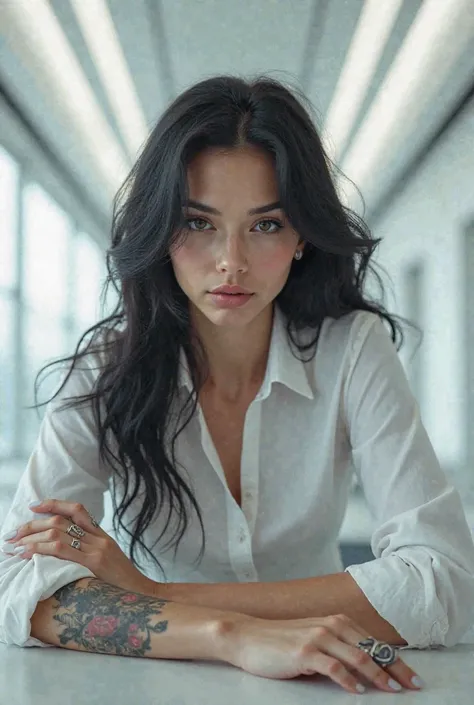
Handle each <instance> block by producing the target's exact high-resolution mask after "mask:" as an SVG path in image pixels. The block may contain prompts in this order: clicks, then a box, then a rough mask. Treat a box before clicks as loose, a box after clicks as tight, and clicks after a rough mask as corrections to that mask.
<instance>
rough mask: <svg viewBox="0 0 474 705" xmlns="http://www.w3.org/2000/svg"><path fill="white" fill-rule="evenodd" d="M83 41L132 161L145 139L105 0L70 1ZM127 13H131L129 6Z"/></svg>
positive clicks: (131, 80) (146, 132)
mask: <svg viewBox="0 0 474 705" xmlns="http://www.w3.org/2000/svg"><path fill="white" fill-rule="evenodd" d="M71 4H72V7H73V9H74V12H75V13H76V16H77V20H78V22H79V24H80V27H81V30H82V33H83V35H84V39H85V41H86V43H87V46H88V48H89V52H90V54H91V56H92V58H93V60H94V63H95V65H96V68H97V72H98V74H99V76H100V78H101V81H102V85H103V87H104V89H105V91H106V93H107V97H108V99H109V102H110V105H111V106H112V108H113V110H114V113H115V116H116V118H117V123H118V125H119V127H120V131H121V133H122V135H123V138H124V140H125V142H126V144H127V147H128V151H129V153H130V156H131V158H132V159H133V160H135V159H136V157H137V156H138V152H139V150H140V148H141V147H142V146H143V143H144V142H145V140H146V139H147V137H148V132H149V131H148V128H147V124H146V120H145V116H144V114H143V111H142V108H141V105H140V101H139V99H138V96H137V93H136V91H135V85H134V82H133V79H132V76H131V75H130V71H129V68H128V65H127V61H126V59H125V56H124V53H123V51H122V47H121V45H120V42H119V39H118V37H117V33H116V31H115V27H114V22H113V20H112V17H111V16H110V12H109V9H108V7H107V3H106V2H105V0H87V2H84V0H71ZM129 10H130V11H132V8H131V6H130V5H129Z"/></svg>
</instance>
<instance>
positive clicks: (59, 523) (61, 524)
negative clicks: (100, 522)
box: [6, 514, 87, 544]
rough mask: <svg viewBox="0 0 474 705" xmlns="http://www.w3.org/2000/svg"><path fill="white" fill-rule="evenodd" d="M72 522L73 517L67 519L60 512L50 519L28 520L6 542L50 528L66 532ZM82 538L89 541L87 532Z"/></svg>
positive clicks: (16, 541)
mask: <svg viewBox="0 0 474 705" xmlns="http://www.w3.org/2000/svg"><path fill="white" fill-rule="evenodd" d="M71 523H72V521H71V519H65V518H64V517H61V516H59V515H58V514H56V515H55V516H53V517H49V518H48V519H34V520H33V521H28V522H27V523H26V524H22V525H21V526H20V527H19V528H18V530H17V532H16V534H15V536H13V537H12V538H11V539H6V542H7V543H12V544H13V543H14V544H16V543H18V542H19V541H20V539H23V538H25V537H28V536H32V535H33V534H38V533H40V532H44V531H47V530H48V529H57V530H58V532H62V533H64V534H66V532H67V529H68V528H69V527H70V526H71ZM59 538H60V536H59V535H57V536H56V535H55V536H54V537H53V539H52V540H53V541H54V540H57V539H59ZM81 538H82V539H83V540H84V541H85V542H86V543H87V532H86V534H85V536H83V537H81Z"/></svg>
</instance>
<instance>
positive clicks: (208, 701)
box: [0, 644, 474, 705]
mask: <svg viewBox="0 0 474 705" xmlns="http://www.w3.org/2000/svg"><path fill="white" fill-rule="evenodd" d="M402 653H403V658H404V660H405V661H406V663H408V664H409V665H410V666H411V667H412V668H414V670H415V671H416V672H417V673H418V674H419V675H420V676H421V677H422V678H423V679H424V680H425V682H426V688H425V689H424V690H422V691H418V692H414V691H408V690H403V691H402V692H401V693H400V694H396V693H394V694H393V695H392V694H391V693H385V692H382V691H380V690H377V689H375V688H373V687H369V688H368V689H367V691H366V692H365V693H364V694H362V695H352V694H351V693H347V692H346V691H344V690H343V689H342V688H341V687H340V686H338V685H336V684H335V683H333V682H332V681H330V680H328V679H326V678H323V677H320V678H318V677H317V676H316V677H315V676H300V677H299V678H295V679H291V680H271V679H267V678H259V677H257V676H253V675H251V674H249V673H246V672H245V671H242V670H241V669H239V668H235V667H234V666H231V665H229V664H227V663H224V662H219V661H177V660H172V659H168V660H165V659H145V658H132V657H124V656H109V655H104V654H92V653H86V652H80V651H72V650H68V649H61V648H46V649H42V648H38V647H32V648H19V647H16V646H6V645H5V644H0V702H1V704H2V705H64V703H65V702H68V700H69V699H71V698H73V700H71V702H74V703H75V704H76V705H82V704H83V703H84V704H87V705H109V703H110V705H130V703H139V704H140V705H152V704H153V705H222V703H225V705H233V704H234V703H235V705H242V703H245V705H253V704H254V703H255V705H257V704H258V705H266V704H267V703H268V705H275V703H277V704H278V705H279V704H280V703H282V704H283V703H284V704H285V705H286V704H288V705H290V704H291V705H310V704H311V705H315V703H322V704H324V705H326V704H328V705H331V704H333V703H334V704H337V703H339V704H342V703H357V702H360V703H365V702H372V703H386V704H387V705H388V703H392V702H393V703H395V702H397V701H400V702H405V703H406V702H409V703H430V705H438V704H439V705H468V703H469V704H472V703H473V702H474V694H473V690H474V644H458V645H457V646H454V647H452V648H450V649H439V650H438V649H436V650H427V651H418V650H406V651H403V652H402ZM315 698H316V699H315Z"/></svg>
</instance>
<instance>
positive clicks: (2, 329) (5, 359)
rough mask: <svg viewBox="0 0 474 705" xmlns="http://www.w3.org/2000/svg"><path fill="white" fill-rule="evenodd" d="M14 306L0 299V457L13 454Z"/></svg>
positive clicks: (12, 303)
mask: <svg viewBox="0 0 474 705" xmlns="http://www.w3.org/2000/svg"><path fill="white" fill-rule="evenodd" d="M14 316H15V304H14V302H13V301H12V300H10V299H8V298H5V297H0V400H1V401H0V457H6V456H8V455H11V454H12V452H13V444H14V434H15V411H16V410H15V353H14V344H15V321H14Z"/></svg>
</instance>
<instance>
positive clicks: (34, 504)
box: [28, 502, 43, 507]
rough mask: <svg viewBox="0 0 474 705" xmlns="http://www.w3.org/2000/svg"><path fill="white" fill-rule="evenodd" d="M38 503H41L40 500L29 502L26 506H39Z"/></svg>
mask: <svg viewBox="0 0 474 705" xmlns="http://www.w3.org/2000/svg"><path fill="white" fill-rule="evenodd" d="M40 504H43V503H42V502H31V503H30V504H29V505H28V506H29V507H39V505H40Z"/></svg>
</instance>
